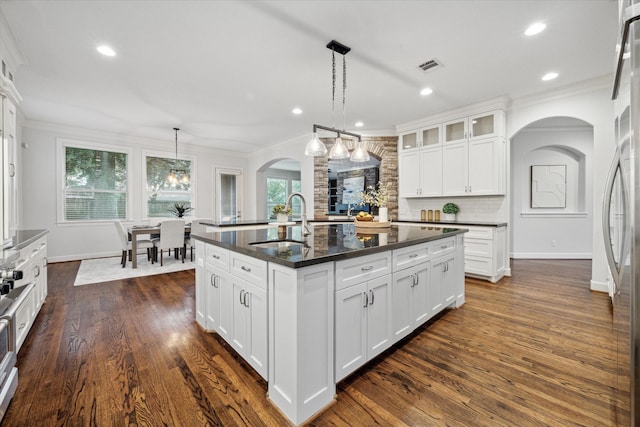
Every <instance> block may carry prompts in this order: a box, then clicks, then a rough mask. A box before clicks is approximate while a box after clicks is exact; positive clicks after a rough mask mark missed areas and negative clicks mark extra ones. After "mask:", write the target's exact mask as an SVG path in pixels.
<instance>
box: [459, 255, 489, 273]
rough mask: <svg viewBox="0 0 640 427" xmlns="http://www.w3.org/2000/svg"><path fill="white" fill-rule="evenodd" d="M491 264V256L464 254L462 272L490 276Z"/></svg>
mask: <svg viewBox="0 0 640 427" xmlns="http://www.w3.org/2000/svg"><path fill="white" fill-rule="evenodd" d="M491 264H492V260H491V258H483V257H477V256H467V255H465V257H464V272H465V273H468V274H477V275H480V276H491V275H492V270H493V268H492V265H491Z"/></svg>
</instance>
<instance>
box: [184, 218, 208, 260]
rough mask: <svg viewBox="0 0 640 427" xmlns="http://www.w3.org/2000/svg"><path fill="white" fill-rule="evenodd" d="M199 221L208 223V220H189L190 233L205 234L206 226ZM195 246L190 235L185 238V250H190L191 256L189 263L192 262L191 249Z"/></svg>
mask: <svg viewBox="0 0 640 427" xmlns="http://www.w3.org/2000/svg"><path fill="white" fill-rule="evenodd" d="M200 221H210V220H208V219H204V218H200V219H192V220H191V233H198V234H200V233H205V232H206V231H207V226H206V225H204V224H202V223H201V222H200ZM195 246H196V241H195V239H192V238H191V235H189V237H187V238H186V239H185V241H184V247H185V250H186V249H187V247H188V248H189V249H190V254H191V262H193V248H194V247H195Z"/></svg>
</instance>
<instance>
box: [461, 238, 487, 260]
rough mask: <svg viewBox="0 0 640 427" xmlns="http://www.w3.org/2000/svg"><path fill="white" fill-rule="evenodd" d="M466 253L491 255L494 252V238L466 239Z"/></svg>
mask: <svg viewBox="0 0 640 427" xmlns="http://www.w3.org/2000/svg"><path fill="white" fill-rule="evenodd" d="M464 253H465V255H475V256H481V257H491V256H492V254H493V240H483V239H464Z"/></svg>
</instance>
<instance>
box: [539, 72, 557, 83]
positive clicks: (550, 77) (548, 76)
mask: <svg viewBox="0 0 640 427" xmlns="http://www.w3.org/2000/svg"><path fill="white" fill-rule="evenodd" d="M556 77H558V73H555V72H551V73H547V74H545V75H544V76H542V80H543V81H545V82H548V81H549V80H553V79H555V78H556Z"/></svg>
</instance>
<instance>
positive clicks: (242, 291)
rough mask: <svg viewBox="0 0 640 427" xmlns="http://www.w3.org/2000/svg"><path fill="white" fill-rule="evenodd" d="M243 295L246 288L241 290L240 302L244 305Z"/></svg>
mask: <svg viewBox="0 0 640 427" xmlns="http://www.w3.org/2000/svg"><path fill="white" fill-rule="evenodd" d="M243 296H244V289H242V290H241V291H240V304H242V305H244V300H243V299H242V297H243Z"/></svg>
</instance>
